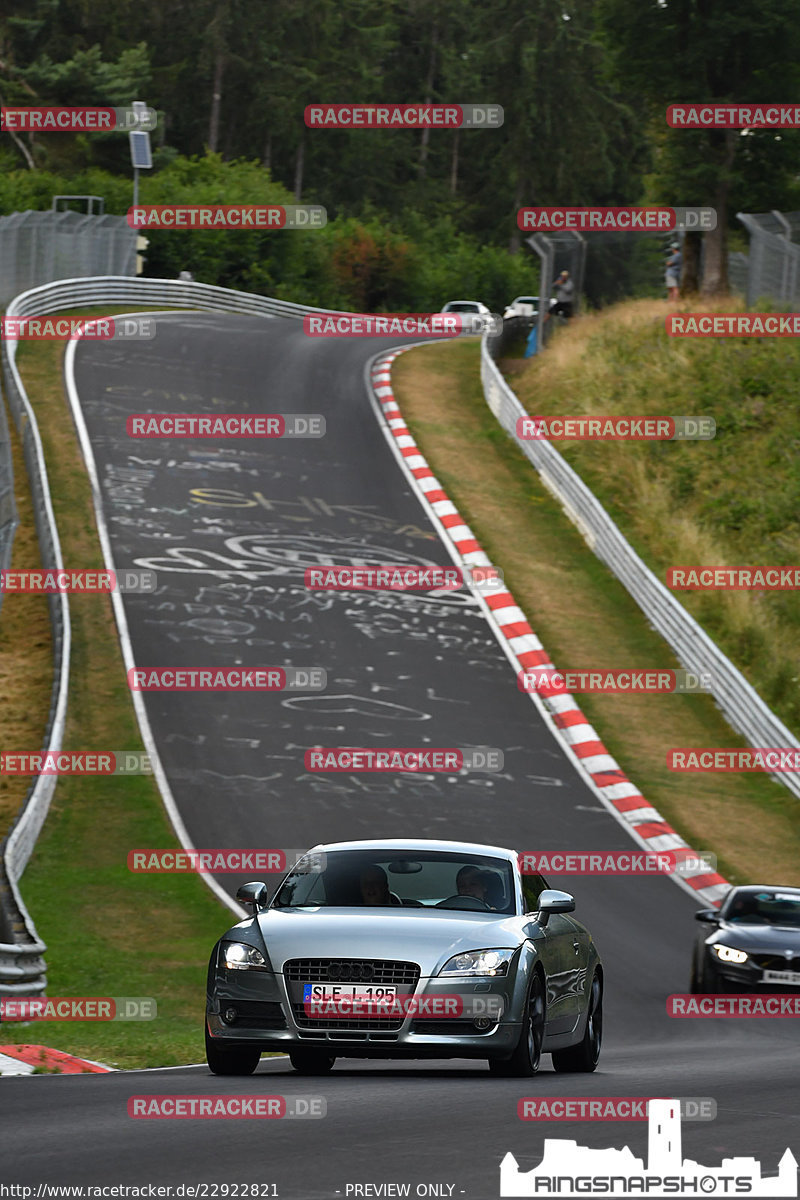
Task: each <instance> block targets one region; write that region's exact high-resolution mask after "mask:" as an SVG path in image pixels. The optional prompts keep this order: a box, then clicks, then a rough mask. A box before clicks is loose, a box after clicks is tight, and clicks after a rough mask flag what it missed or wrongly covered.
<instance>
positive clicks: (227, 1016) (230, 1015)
mask: <svg viewBox="0 0 800 1200" xmlns="http://www.w3.org/2000/svg"><path fill="white" fill-rule="evenodd" d="M238 1015H239V1014H238V1012H237V1011H236V1009H235V1008H226V1009H225V1012H224V1013H223V1014H222V1019H223V1021H225V1023H226V1024H228V1025H232V1024H233V1023H234V1021H235V1020H236V1018H237V1017H238Z"/></svg>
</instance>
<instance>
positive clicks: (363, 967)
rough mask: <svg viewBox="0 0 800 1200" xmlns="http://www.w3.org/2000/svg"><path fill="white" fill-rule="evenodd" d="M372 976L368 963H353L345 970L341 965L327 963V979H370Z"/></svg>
mask: <svg viewBox="0 0 800 1200" xmlns="http://www.w3.org/2000/svg"><path fill="white" fill-rule="evenodd" d="M372 975H373V970H372V967H371V966H370V965H369V963H353V964H352V965H351V966H349V967H347V968H345V967H344V966H343V964H342V963H328V979H345V978H346V979H352V980H355V979H371V978H372Z"/></svg>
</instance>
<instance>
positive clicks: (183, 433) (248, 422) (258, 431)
mask: <svg viewBox="0 0 800 1200" xmlns="http://www.w3.org/2000/svg"><path fill="white" fill-rule="evenodd" d="M325 431H326V424H325V418H324V417H323V416H322V415H321V414H320V413H225V415H224V416H219V415H218V416H209V415H208V414H207V413H133V415H132V416H130V417H128V418H127V420H126V421H125V432H126V433H127V435H128V437H131V438H173V437H179V438H321V437H324V436H325Z"/></svg>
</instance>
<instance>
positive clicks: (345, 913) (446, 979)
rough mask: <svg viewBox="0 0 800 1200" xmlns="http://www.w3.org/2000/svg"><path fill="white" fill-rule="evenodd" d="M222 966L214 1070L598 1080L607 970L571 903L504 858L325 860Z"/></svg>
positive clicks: (438, 850)
mask: <svg viewBox="0 0 800 1200" xmlns="http://www.w3.org/2000/svg"><path fill="white" fill-rule="evenodd" d="M237 899H238V900H239V901H240V902H241V903H242V904H244V905H246V906H247V907H249V908H250V909H251V911H252V916H251V917H248V918H247V919H246V920H244V921H240V922H239V924H238V925H234V926H233V928H232V929H229V930H228V932H227V933H225V934H224V935H223V936H222V937H221V938H220V940H219V941H218V942H217V944H216V946H215V947H214V950H213V952H212V955H211V961H210V963H209V968H208V986H207V998H206V1057H207V1060H208V1065H209V1067H210V1068H211V1070H212V1071H213V1072H214V1073H215V1074H217V1075H249V1074H251V1072H253V1071H254V1070H255V1069H256V1066H257V1065H258V1060H259V1058H260V1056H261V1054H262V1053H263V1052H265V1051H267V1052H269V1051H272V1052H284V1053H288V1054H289V1057H290V1059H291V1062H292V1065H293V1066H294V1068H295V1070H297V1071H300V1072H303V1073H305V1074H321V1073H324V1072H326V1071H329V1070H330V1069H331V1067H332V1066H333V1064H334V1062H335V1060H336V1056H337V1055H339V1056H345V1057H347V1058H353V1057H361V1058H473V1059H474V1058H482V1059H486V1060H487V1061H488V1063H489V1067H490V1069H491V1070H492V1071H493V1072H494V1073H495V1074H498V1075H512V1076H529V1075H533V1074H535V1072H536V1071H537V1070H538V1068H539V1062H540V1059H541V1056H542V1054H543V1053H545V1054H551V1055H552V1060H553V1066H554V1067H555V1069H556V1070H557V1071H593V1070H594V1069H595V1067H596V1066H597V1060H598V1058H599V1055H600V1042H601V1038H602V1028H603V967H602V964H601V961H600V957H599V955H598V953H597V949H596V948H595V944H594V942H593V940H592V935H591V934H590V933H589V931H588V929H586V928H585V927H584V926H583V925H581V924H579V922H578V921H576V920H575V919H574V918H573V917H572V916H569V915H568V914H570V913H571V912H572V911H573V909H574V908H575V901H574V899H573V898H572V896H570V895H569V894H568V893H567V892H560V891H553V890H550V889H549V888H548V886H547V882H546V881H545V879H544V878H543V877H542V876H541V875H527V874H525V875H523V874H521V873H520V870H519V866H518V861H517V854H516V852H515V851H513V850H505V849H501V848H500V847H497V846H482V845H474V844H472V843H468V842H440V841H426V840H414V841H409V840H397V841H363V842H337V843H334V844H331V845H324V846H316V847H314V849H313V850H310V851H309V852H308V853H307V854H306V855H304V856H303V858H302V859H300V861H299V862H298V863H296V864H295V866H294V867H293V868H292V870H291V871H290V872H289V874H288V875H287V876H286V877H285V879H283V881H282V882H281V883H280V885H279V886H278V889H277V891H276V892H275V895H274V896H273V898H272V900H271V901H268V891H267V886H266V884H264V883H248V884H245V885H244V886H243V887H241V888H240V889H239V891H238V893H237Z"/></svg>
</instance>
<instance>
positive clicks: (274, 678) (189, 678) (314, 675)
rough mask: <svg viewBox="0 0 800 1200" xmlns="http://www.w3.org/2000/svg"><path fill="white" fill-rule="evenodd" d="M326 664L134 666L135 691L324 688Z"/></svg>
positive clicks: (131, 681) (130, 676) (132, 682)
mask: <svg viewBox="0 0 800 1200" xmlns="http://www.w3.org/2000/svg"><path fill="white" fill-rule="evenodd" d="M327 686H328V674H327V671H325V670H324V669H323V668H322V667H224V668H223V667H210V668H209V667H195V668H193V667H131V669H130V670H129V671H128V687H129V688H130V689H131V691H132V692H324V691H325V688H326V687H327Z"/></svg>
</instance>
